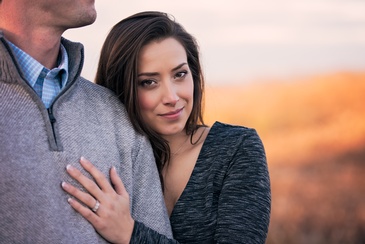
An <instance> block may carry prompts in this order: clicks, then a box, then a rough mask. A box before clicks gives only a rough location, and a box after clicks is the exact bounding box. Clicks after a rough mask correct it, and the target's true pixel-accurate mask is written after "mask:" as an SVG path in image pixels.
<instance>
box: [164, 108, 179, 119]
mask: <svg viewBox="0 0 365 244" xmlns="http://www.w3.org/2000/svg"><path fill="white" fill-rule="evenodd" d="M183 109H184V107H182V108H180V109H177V110H174V111H171V112H168V113H164V114H160V116H161V117H164V118H168V119H177V118H178V117H179V116H180V114H181V113H182V111H183Z"/></svg>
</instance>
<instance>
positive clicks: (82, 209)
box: [62, 157, 134, 243]
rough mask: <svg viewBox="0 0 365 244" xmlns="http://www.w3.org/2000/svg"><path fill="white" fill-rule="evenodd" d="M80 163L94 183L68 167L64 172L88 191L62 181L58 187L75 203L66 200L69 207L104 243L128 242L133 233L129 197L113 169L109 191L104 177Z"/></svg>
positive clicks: (86, 162)
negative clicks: (92, 228)
mask: <svg viewBox="0 0 365 244" xmlns="http://www.w3.org/2000/svg"><path fill="white" fill-rule="evenodd" d="M80 164H81V165H82V167H83V168H84V169H85V170H86V171H87V172H89V173H90V174H91V176H92V177H93V178H94V179H95V181H96V183H95V182H94V181H93V180H90V179H89V178H88V177H86V176H85V175H83V174H82V173H81V172H80V171H79V170H78V169H76V168H75V167H73V166H71V165H68V166H67V167H66V170H67V173H69V175H70V176H71V177H72V178H74V179H75V180H77V181H78V182H79V183H80V184H81V185H82V186H83V187H84V188H85V189H86V190H87V191H88V192H89V193H85V192H83V191H81V190H79V189H77V188H76V187H74V186H72V185H71V184H68V183H66V182H62V188H63V189H64V190H65V191H66V192H68V193H69V194H70V195H72V196H73V197H74V198H76V199H78V200H79V201H77V200H75V199H73V198H69V199H68V202H69V204H70V205H71V206H72V207H73V208H74V209H75V210H76V211H77V212H79V213H80V214H81V215H82V216H83V217H84V218H85V219H87V220H88V221H89V222H90V223H91V224H92V225H93V226H94V228H95V230H96V231H97V232H98V233H99V234H100V235H101V236H103V237H104V238H105V239H107V240H108V241H110V242H113V243H129V241H130V239H131V236H132V232H133V227H134V220H133V219H132V216H131V213H130V208H129V194H128V192H127V191H126V189H125V188H124V185H123V182H122V180H121V179H120V178H119V176H118V174H117V171H116V169H115V167H112V168H111V170H110V178H111V182H112V184H113V185H114V188H113V187H112V186H111V185H110V183H109V182H108V180H107V178H106V177H105V176H104V174H103V173H101V172H100V171H99V170H98V169H97V168H96V167H95V166H94V165H93V164H92V163H91V162H89V161H88V160H86V159H85V158H83V157H82V158H81V159H80ZM114 189H115V190H114ZM80 202H81V203H83V204H84V205H82V204H81V203H80Z"/></svg>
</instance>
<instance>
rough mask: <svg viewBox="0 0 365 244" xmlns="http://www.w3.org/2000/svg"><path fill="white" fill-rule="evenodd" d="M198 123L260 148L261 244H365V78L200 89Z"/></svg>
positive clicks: (339, 75)
mask: <svg viewBox="0 0 365 244" xmlns="http://www.w3.org/2000/svg"><path fill="white" fill-rule="evenodd" d="M205 102H206V104H205V122H206V123H207V124H210V125H211V124H212V123H213V122H214V121H216V120H218V121H222V122H226V123H231V124H238V125H244V126H247V127H252V128H255V129H256V130H257V131H258V133H259V135H260V137H261V139H262V141H263V143H264V146H265V150H266V154H267V160H268V166H269V172H270V179H271V187H272V210H271V221H270V228H269V235H268V239H267V243H268V244H276V243H280V244H281V243H296V244H298V243H299V244H300V243H310V244H316V243H318V244H320V243H332V244H336V243H365V73H350V72H342V73H335V74H328V75H321V76H314V77H306V78H299V79H296V80H282V81H278V80H276V81H267V82H263V81H261V82H257V83H251V84H246V85H239V86H238V85H237V86H220V87H218V86H215V87H214V86H207V87H206V99H205Z"/></svg>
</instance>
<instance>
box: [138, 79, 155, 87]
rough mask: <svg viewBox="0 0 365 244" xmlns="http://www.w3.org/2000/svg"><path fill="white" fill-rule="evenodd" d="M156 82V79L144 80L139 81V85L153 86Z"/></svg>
mask: <svg viewBox="0 0 365 244" xmlns="http://www.w3.org/2000/svg"><path fill="white" fill-rule="evenodd" d="M155 83H156V82H155V81H154V80H142V81H140V82H139V85H140V86H143V87H148V86H152V85H153V84H155Z"/></svg>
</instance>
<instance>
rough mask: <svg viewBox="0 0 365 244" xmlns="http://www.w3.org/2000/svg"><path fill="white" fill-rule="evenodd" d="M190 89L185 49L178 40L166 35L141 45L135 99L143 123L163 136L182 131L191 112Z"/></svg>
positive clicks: (190, 77) (192, 84)
mask: <svg viewBox="0 0 365 244" xmlns="http://www.w3.org/2000/svg"><path fill="white" fill-rule="evenodd" d="M193 92H194V83H193V78H192V74H191V71H190V68H189V65H188V61H187V56H186V52H185V49H184V47H183V46H182V45H181V44H180V43H179V42H178V41H176V40H175V39H174V38H167V39H163V40H158V41H153V42H151V43H149V44H147V45H146V46H144V47H143V48H142V50H141V53H140V56H139V65H138V100H139V104H140V110H141V115H142V118H143V121H144V123H147V124H148V125H149V126H150V127H151V128H152V129H153V130H155V131H156V132H157V133H159V134H160V135H162V136H163V137H165V136H167V137H168V136H171V135H175V134H177V133H180V132H182V131H183V130H184V128H185V124H186V122H187V120H188V118H189V116H190V113H191V111H192V107H193Z"/></svg>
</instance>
